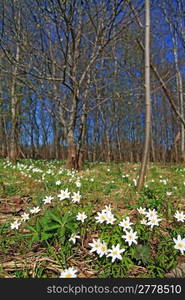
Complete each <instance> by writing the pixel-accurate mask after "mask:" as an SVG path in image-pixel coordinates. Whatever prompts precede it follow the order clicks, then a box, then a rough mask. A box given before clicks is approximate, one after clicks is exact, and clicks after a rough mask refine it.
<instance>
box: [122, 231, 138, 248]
mask: <svg viewBox="0 0 185 300" xmlns="http://www.w3.org/2000/svg"><path fill="white" fill-rule="evenodd" d="M125 233H126V235H122V238H123V239H125V241H126V242H127V243H128V244H129V246H131V245H132V243H134V244H137V241H136V240H137V239H138V237H137V232H133V230H132V229H131V230H130V231H126V232H125Z"/></svg>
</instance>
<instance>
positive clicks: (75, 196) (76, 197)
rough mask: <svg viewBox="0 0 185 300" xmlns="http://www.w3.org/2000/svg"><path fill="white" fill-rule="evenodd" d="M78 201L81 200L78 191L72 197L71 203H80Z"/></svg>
mask: <svg viewBox="0 0 185 300" xmlns="http://www.w3.org/2000/svg"><path fill="white" fill-rule="evenodd" d="M80 199H81V195H80V192H79V191H78V192H77V193H75V192H74V193H73V196H72V202H73V203H75V202H80Z"/></svg>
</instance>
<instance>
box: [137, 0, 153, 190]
mask: <svg viewBox="0 0 185 300" xmlns="http://www.w3.org/2000/svg"><path fill="white" fill-rule="evenodd" d="M145 106H146V117H145V143H144V150H143V157H142V163H141V170H140V174H139V179H138V183H137V189H138V190H140V189H141V188H142V187H143V184H144V179H145V175H146V168H147V160H148V156H149V146H150V132H151V100H150V1H149V0H145Z"/></svg>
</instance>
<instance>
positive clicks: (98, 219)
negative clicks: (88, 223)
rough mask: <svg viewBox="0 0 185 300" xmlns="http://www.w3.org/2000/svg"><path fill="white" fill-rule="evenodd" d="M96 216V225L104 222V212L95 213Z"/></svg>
mask: <svg viewBox="0 0 185 300" xmlns="http://www.w3.org/2000/svg"><path fill="white" fill-rule="evenodd" d="M97 215H98V216H96V217H95V219H96V223H101V224H102V223H103V222H105V221H106V216H107V213H106V212H98V213H97Z"/></svg>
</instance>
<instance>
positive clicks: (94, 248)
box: [89, 239, 102, 253]
mask: <svg viewBox="0 0 185 300" xmlns="http://www.w3.org/2000/svg"><path fill="white" fill-rule="evenodd" d="M101 245H102V243H101V242H100V239H98V240H95V239H93V241H92V243H89V246H90V247H91V248H92V249H91V250H90V253H92V252H97V253H98V251H99V249H100V247H101Z"/></svg>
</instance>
